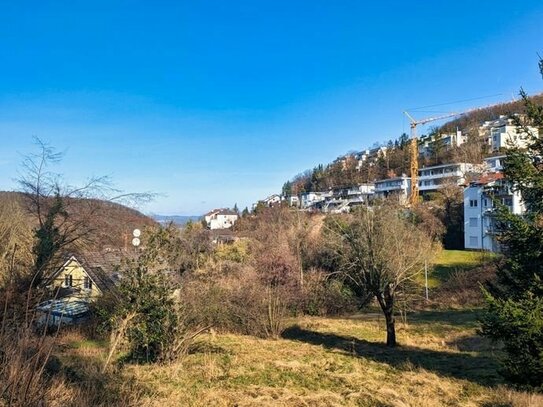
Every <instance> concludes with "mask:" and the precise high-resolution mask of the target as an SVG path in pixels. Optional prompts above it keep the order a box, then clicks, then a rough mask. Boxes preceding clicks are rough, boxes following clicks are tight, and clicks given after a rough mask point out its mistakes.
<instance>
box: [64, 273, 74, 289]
mask: <svg viewBox="0 0 543 407" xmlns="http://www.w3.org/2000/svg"><path fill="white" fill-rule="evenodd" d="M64 285H65V286H66V287H71V286H72V275H71V274H66V275H65V276H64Z"/></svg>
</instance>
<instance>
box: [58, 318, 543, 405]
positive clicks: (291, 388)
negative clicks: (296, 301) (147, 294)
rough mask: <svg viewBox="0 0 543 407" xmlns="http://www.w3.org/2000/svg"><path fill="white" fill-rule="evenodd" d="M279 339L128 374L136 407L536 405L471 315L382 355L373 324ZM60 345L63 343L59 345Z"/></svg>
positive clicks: (301, 324)
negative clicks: (515, 384)
mask: <svg viewBox="0 0 543 407" xmlns="http://www.w3.org/2000/svg"><path fill="white" fill-rule="evenodd" d="M292 322H293V323H295V326H294V327H293V328H291V329H289V330H288V331H287V332H286V333H285V334H284V336H283V338H281V339H277V340H265V339H258V338H254V337H250V336H241V335H215V334H213V335H211V334H210V335H206V336H204V337H203V338H202V339H201V340H200V341H199V342H198V344H197V347H195V348H194V350H193V351H192V352H191V353H190V354H189V355H188V357H186V358H185V360H184V361H183V362H182V363H179V364H174V365H168V366H156V365H139V366H138V365H126V366H125V367H124V368H123V371H122V372H123V375H124V376H125V377H132V378H134V379H135V383H136V384H140V385H144V386H145V387H146V388H147V390H146V391H145V392H143V393H141V394H139V396H138V403H139V405H141V406H161V407H168V406H206V407H207V406H240V407H241V406H398V407H400V406H420V407H424V406H428V407H430V406H432V407H434V406H484V407H490V406H514V407H535V406H540V405H543V397H542V396H541V395H531V394H528V393H522V392H516V391H513V390H510V389H508V388H506V387H504V386H503V384H502V383H501V379H500V377H499V376H498V375H497V374H496V366H497V364H496V354H497V352H498V350H497V349H495V348H494V347H493V346H492V345H491V344H490V343H488V342H486V341H485V340H483V339H480V338H478V337H476V336H475V327H476V324H475V320H474V315H473V313H472V312H470V311H462V312H431V313H430V312H429V313H421V314H417V315H415V316H413V317H412V318H410V319H409V320H408V322H409V324H408V325H406V326H400V327H399V332H398V337H399V342H400V343H401V344H402V346H401V347H399V348H398V349H395V350H389V349H387V348H385V347H383V346H382V345H381V343H382V342H383V340H384V332H383V329H382V320H380V318H379V317H378V316H377V315H373V316H368V315H365V316H360V317H357V318H349V319H326V318H303V319H299V320H296V321H292ZM64 339H66V338H64ZM64 346H65V348H64V349H63V350H62V353H63V355H64V357H65V358H72V360H75V359H73V358H77V357H85V358H91V359H95V360H96V359H98V360H99V359H100V358H102V357H103V352H104V349H103V347H102V346H101V344H100V343H96V342H89V341H85V340H84V338H82V337H81V338H78V337H72V338H69V339H68V340H65V341H64Z"/></svg>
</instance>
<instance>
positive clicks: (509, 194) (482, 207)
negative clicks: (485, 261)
mask: <svg viewBox="0 0 543 407" xmlns="http://www.w3.org/2000/svg"><path fill="white" fill-rule="evenodd" d="M497 203H499V204H502V205H505V206H507V207H508V208H509V210H510V211H511V212H512V213H514V214H517V215H520V214H522V213H524V211H525V207H524V204H523V202H522V199H521V196H520V193H519V192H518V191H515V190H513V188H512V187H511V183H510V182H508V181H507V180H506V179H504V177H503V173H501V172H494V173H488V174H486V175H484V176H482V177H480V178H479V179H478V180H476V181H473V182H471V183H470V184H469V186H468V187H466V188H465V189H464V247H465V248H466V249H472V250H488V251H492V252H499V251H500V247H499V243H498V242H497V240H496V219H495V214H496V204H497Z"/></svg>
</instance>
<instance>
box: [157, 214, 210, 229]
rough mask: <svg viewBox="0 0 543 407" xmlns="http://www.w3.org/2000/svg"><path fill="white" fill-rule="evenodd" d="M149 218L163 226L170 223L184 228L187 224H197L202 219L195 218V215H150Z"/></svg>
mask: <svg viewBox="0 0 543 407" xmlns="http://www.w3.org/2000/svg"><path fill="white" fill-rule="evenodd" d="M150 216H151V218H153V219H154V220H155V221H157V222H158V223H160V224H163V225H164V224H168V223H170V222H171V223H173V224H175V225H178V226H184V225H185V224H186V223H187V222H198V221H199V220H200V219H201V218H202V216H197V215H191V216H183V215H157V214H152V215H150Z"/></svg>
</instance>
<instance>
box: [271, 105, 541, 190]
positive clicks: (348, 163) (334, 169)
mask: <svg viewBox="0 0 543 407" xmlns="http://www.w3.org/2000/svg"><path fill="white" fill-rule="evenodd" d="M530 99H532V100H533V101H534V102H535V103H539V104H541V103H543V94H538V95H535V96H532V97H531V98H530ZM524 109H525V107H524V104H523V101H522V100H519V101H514V102H510V103H502V104H497V105H495V106H492V107H489V108H483V109H479V110H475V111H473V112H470V113H468V114H465V115H462V116H460V117H458V118H456V119H454V120H450V121H448V122H446V123H445V124H443V125H441V126H439V127H433V128H431V129H430V133H431V134H434V133H437V134H447V133H454V132H456V130H457V129H460V130H461V131H462V132H463V134H465V135H467V141H466V142H465V143H464V144H463V145H462V146H460V147H459V148H456V149H449V150H446V149H445V148H441V149H440V151H435V153H433V154H432V156H431V157H422V156H421V157H420V158H419V163H420V165H421V166H429V165H438V164H445V163H450V162H454V161H459V160H466V157H469V160H470V161H471V162H480V161H482V158H483V157H485V156H488V154H489V153H488V146H487V145H486V144H485V143H484V142H483V140H481V139H480V137H479V134H478V131H477V130H478V127H479V126H480V125H481V124H482V123H483V122H485V121H489V120H494V119H497V118H498V117H499V116H500V115H511V114H514V113H524ZM423 137H424V135H423V134H420V135H419V138H423ZM381 146H382V147H386V154H383V153H382V152H379V151H378V149H374V150H376V151H375V152H374V155H373V156H371V152H370V157H369V158H368V159H366V160H365V161H360V157H361V155H362V153H347V154H346V155H344V156H341V157H339V158H338V159H336V160H335V161H334V162H332V163H329V164H326V165H323V164H320V165H317V166H316V167H314V168H313V169H310V170H306V171H304V172H303V173H300V174H298V175H296V176H295V177H293V178H292V179H291V180H289V181H287V182H286V183H285V184H284V185H283V190H282V193H283V194H284V195H299V194H301V193H304V192H314V191H326V190H329V189H331V188H344V187H349V186H351V185H356V184H360V183H366V182H374V181H375V180H378V179H384V178H392V177H395V176H400V175H402V174H408V173H409V136H408V135H407V134H405V133H404V134H402V135H400V136H399V137H398V138H397V139H393V140H389V141H388V142H384V143H382V144H381Z"/></svg>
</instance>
